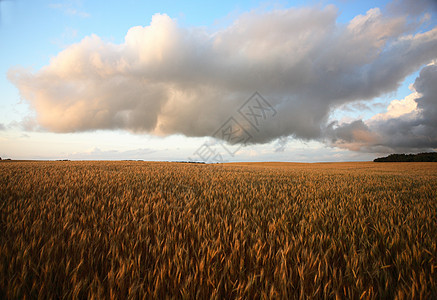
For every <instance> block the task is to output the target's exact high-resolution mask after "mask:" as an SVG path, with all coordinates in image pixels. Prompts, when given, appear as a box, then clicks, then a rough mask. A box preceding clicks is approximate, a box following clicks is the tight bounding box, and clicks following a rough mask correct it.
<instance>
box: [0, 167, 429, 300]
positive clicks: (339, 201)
mask: <svg viewBox="0 0 437 300" xmlns="http://www.w3.org/2000/svg"><path fill="white" fill-rule="evenodd" d="M436 243H437V163H330V164H329V163H328V164H285V163H262V164H260V163H238V164H224V165H220V164H216V165H201V164H184V163H159V162H14V161H11V162H1V163H0V298H1V299H5V298H6V299H29V298H31V299H34V298H81V299H82V298H97V299H109V298H113V299H126V298H131V299H132V298H133V299H136V298H160V299H161V298H186V299H223V298H245V299H252V298H264V299H267V298H269V299H270V298H289V299H290V298H291V299H293V298H301V299H304V298H336V297H338V298H340V299H360V298H363V299H367V298H370V299H380V298H399V299H412V298H424V299H425V298H426V299H431V298H434V299H436V298H437V247H436Z"/></svg>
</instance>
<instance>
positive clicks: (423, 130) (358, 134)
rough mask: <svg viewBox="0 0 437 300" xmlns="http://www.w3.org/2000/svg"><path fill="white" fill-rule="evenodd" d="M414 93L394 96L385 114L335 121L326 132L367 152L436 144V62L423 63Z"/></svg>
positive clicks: (334, 139)
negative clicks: (365, 119)
mask: <svg viewBox="0 0 437 300" xmlns="http://www.w3.org/2000/svg"><path fill="white" fill-rule="evenodd" d="M412 88H413V91H414V92H413V93H412V94H411V95H409V96H407V97H406V98H405V99H402V100H400V101H399V100H394V101H392V103H391V105H390V106H389V107H388V111H387V112H386V113H385V114H379V115H376V116H374V117H373V118H371V119H370V120H367V121H363V120H356V121H354V122H351V123H346V124H341V125H339V126H338V124H335V123H332V124H330V126H328V129H327V131H326V136H327V137H328V138H329V139H330V142H331V143H333V145H335V146H337V147H341V148H347V149H350V150H355V151H364V152H393V151H400V152H415V151H423V150H433V149H435V148H437V65H434V64H432V65H429V66H426V67H424V68H423V69H422V70H421V72H420V75H419V77H418V78H417V79H416V81H415V83H414V85H413V87H412Z"/></svg>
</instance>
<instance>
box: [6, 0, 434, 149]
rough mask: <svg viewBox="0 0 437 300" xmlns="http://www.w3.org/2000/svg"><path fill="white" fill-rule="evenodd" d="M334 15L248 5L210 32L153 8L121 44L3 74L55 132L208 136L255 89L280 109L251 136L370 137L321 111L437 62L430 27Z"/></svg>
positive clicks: (92, 44)
mask: <svg viewBox="0 0 437 300" xmlns="http://www.w3.org/2000/svg"><path fill="white" fill-rule="evenodd" d="M419 17H420V16H418V18H419ZM336 19H337V9H336V8H335V7H334V6H326V7H324V8H320V7H306V8H298V9H284V10H274V11H270V12H264V13H259V12H248V13H245V14H243V15H241V16H240V17H239V18H237V19H236V20H235V22H234V23H233V24H231V25H230V26H229V27H227V28H225V29H223V30H220V31H216V32H212V33H211V32H208V31H206V30H204V29H202V28H183V27H181V26H179V25H178V24H177V22H176V20H174V19H171V18H170V17H169V16H167V15H162V14H156V15H154V16H153V18H152V21H151V23H150V25H148V26H145V27H142V26H137V27H133V28H131V29H130V30H129V31H128V32H127V34H126V37H125V40H124V43H121V44H113V43H109V42H106V41H104V40H102V39H101V38H100V37H98V36H96V35H92V36H89V37H86V38H84V39H83V40H82V41H81V42H79V43H77V44H74V45H71V46H70V47H68V48H67V49H65V50H64V51H62V52H61V53H59V54H58V55H57V56H56V57H54V58H53V59H52V60H51V61H50V63H49V64H48V65H47V66H45V67H43V68H42V69H40V70H38V71H36V72H30V71H28V70H24V69H19V68H15V69H13V70H10V71H9V78H10V80H11V81H12V82H13V83H14V84H15V85H16V86H17V87H18V89H19V90H20V93H21V95H22V97H23V98H24V99H26V100H27V101H28V102H29V104H30V106H31V107H32V109H33V110H34V111H35V112H36V116H37V122H38V124H39V125H40V126H41V127H42V128H45V129H47V130H50V131H54V132H78V131H91V130H98V129H125V130H129V131H133V132H138V133H149V134H155V135H170V134H184V135H186V136H211V135H213V134H214V133H215V132H216V130H217V129H218V128H220V126H221V125H222V124H223V123H224V122H225V121H226V120H227V119H228V118H229V117H231V116H233V115H235V114H236V112H237V111H238V108H239V107H240V105H241V104H242V103H243V102H244V101H245V100H246V99H247V98H248V97H249V96H250V95H252V94H253V93H254V92H255V91H259V92H260V94H261V95H263V96H264V97H265V98H266V99H267V100H268V102H269V104H270V105H271V106H272V107H273V109H274V110H275V111H276V114H275V116H274V117H272V118H271V119H270V120H269V122H265V123H263V124H262V128H259V129H258V130H257V131H256V132H255V133H254V134H252V139H251V140H250V142H253V143H264V142H269V141H271V140H274V139H277V138H279V137H286V136H292V137H294V138H298V139H306V140H309V139H324V138H325V135H326V134H329V136H330V137H331V138H332V139H331V141H334V140H335V139H336V140H337V141H339V140H343V141H347V140H354V139H357V140H358V139H359V140H360V141H362V142H363V143H376V142H375V141H376V140H375V139H376V138H375V137H374V135H373V134H370V135H369V134H367V133H366V132H367V131H368V130H367V131H366V127H368V125H366V124H365V123H363V122H362V121H361V122H357V123H354V124H351V125H350V128H349V129H350V130H352V129H353V130H354V133H353V134H352V135H348V133H347V132H348V130H346V129H345V130H344V132H342V130H343V129H340V128H337V129H335V128H336V127H335V126H334V125H332V124H331V125H330V126H328V125H326V122H327V120H328V118H329V114H330V113H331V111H332V110H333V109H335V108H336V107H339V106H341V105H344V104H347V103H354V102H356V101H366V100H369V99H373V98H374V97H377V96H380V95H383V94H385V93H388V92H392V91H394V90H396V89H397V88H398V87H399V85H400V83H401V82H402V81H403V79H404V78H405V77H406V76H408V75H409V74H411V73H412V72H414V71H416V70H418V69H419V68H420V67H421V66H423V65H424V64H427V63H429V62H430V61H432V60H433V59H436V58H437V54H436V51H435V49H437V28H433V29H431V30H428V31H426V30H425V31H421V32H420V33H415V34H414V32H415V31H417V29H418V28H412V26H413V25H411V24H412V23H411V22H410V21H409V20H408V19H409V17H407V16H406V15H405V14H402V13H398V14H391V15H390V16H386V15H384V14H383V13H382V12H381V10H380V9H378V8H374V9H371V10H369V11H368V12H367V13H366V14H364V15H358V16H356V17H355V18H353V19H352V20H351V21H350V22H349V23H348V24H341V23H338V22H337V21H336ZM417 24H419V23H417ZM417 24H416V25H414V26H419V25H417ZM414 26H413V27H414ZM416 85H418V86H417V87H416V89H417V90H418V91H419V89H423V88H421V87H419V85H420V84H419V83H417V82H416ZM422 92H423V91H422ZM426 101H428V100H422V102H423V103H425V102H426ZM417 103H418V107H419V108H420V106H421V105H423V104H419V101H418V102H417ZM426 103H427V102H426ZM393 105H394V106H396V105H395V104H393ZM396 107H397V106H396ZM396 109H398V108H396ZM399 109H400V108H399ZM399 109H398V110H399ZM246 125H247V124H246ZM246 125H244V126H246ZM247 126H248V125H247ZM337 127H338V126H337ZM350 130H349V131H350ZM335 135H338V138H337V137H335ZM333 143H336V142H333ZM357 149H358V148H357Z"/></svg>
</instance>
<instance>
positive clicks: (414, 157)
mask: <svg viewBox="0 0 437 300" xmlns="http://www.w3.org/2000/svg"><path fill="white" fill-rule="evenodd" d="M373 161H374V162H419V161H428V162H429V161H431V162H437V152H427V153H418V154H390V155H389V156H386V157H379V158H376V159H374V160H373Z"/></svg>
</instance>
